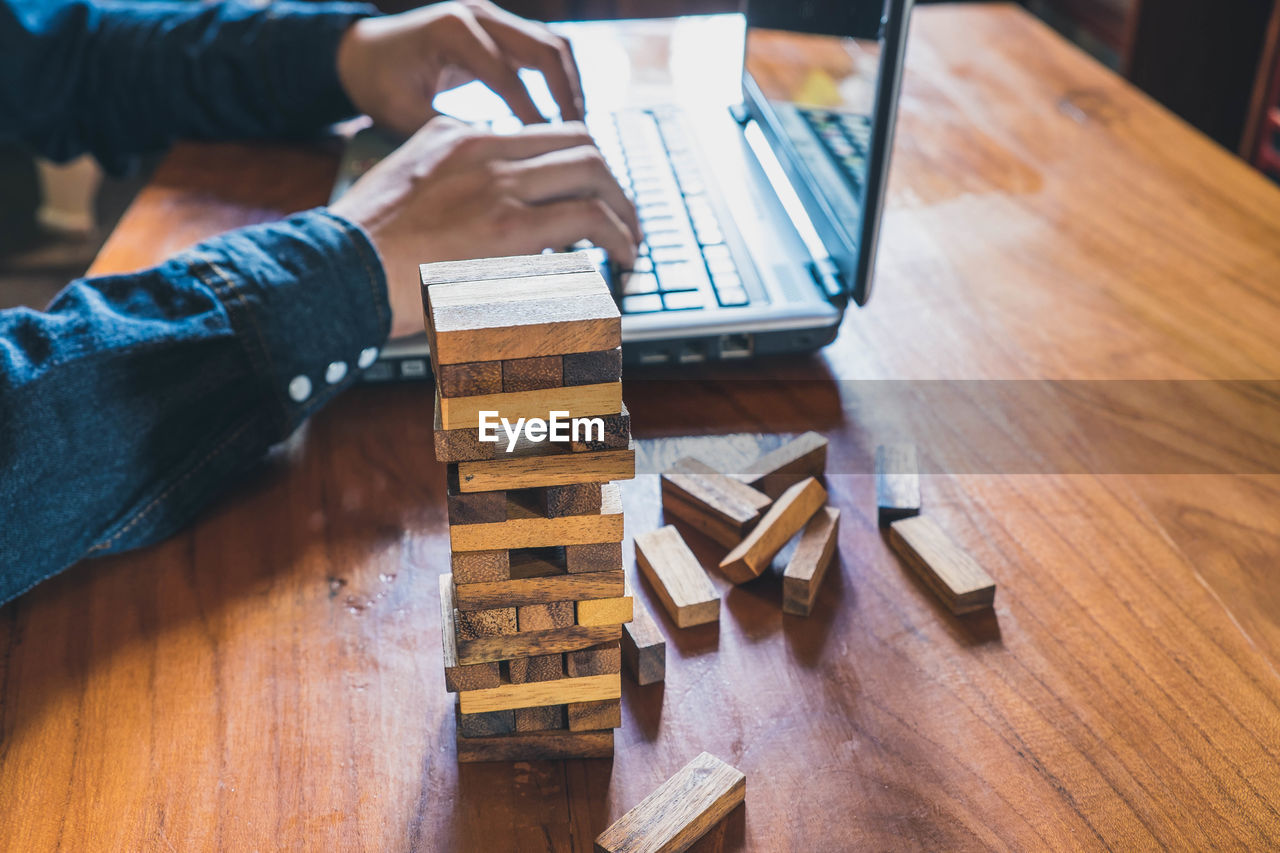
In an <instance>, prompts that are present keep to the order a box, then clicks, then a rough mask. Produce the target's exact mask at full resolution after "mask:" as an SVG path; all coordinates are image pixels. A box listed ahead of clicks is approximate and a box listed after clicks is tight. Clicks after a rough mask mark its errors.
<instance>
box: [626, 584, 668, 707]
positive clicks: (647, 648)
mask: <svg viewBox="0 0 1280 853" xmlns="http://www.w3.org/2000/svg"><path fill="white" fill-rule="evenodd" d="M621 647H622V661H623V663H625V664H626V666H627V669H628V670H629V671H630V672H631V676H632V678H634V679H635V681H636V684H639V685H641V686H644V685H646V684H653V683H654V682H657V681H662V679H663V678H665V677H666V673H667V641H666V638H665V637H663V636H662V631H660V630H658V626H657V624H656V623H655V622H654V621H653V617H652V616H650V615H649V611H648V609H647V608H645V606H644V605H643V604H641V603H639V602H636V605H635V613H634V615H633V616H632V617H631V623H630V624H628V625H623V626H622V644H621Z"/></svg>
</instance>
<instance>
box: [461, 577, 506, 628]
mask: <svg viewBox="0 0 1280 853" xmlns="http://www.w3.org/2000/svg"><path fill="white" fill-rule="evenodd" d="M477 585H478V584H470V586H477ZM462 588H463V589H465V588H466V587H462ZM458 589H459V587H458V585H457V584H456V583H455V584H454V587H453V591H454V606H455V607H456V606H457V603H458V596H457V592H458ZM453 619H454V624H455V625H456V626H457V629H458V640H459V642H461V641H462V640H474V639H476V638H478V637H502V636H506V635H508V634H514V633H515V632H516V609H515V608H514V607H492V606H491V607H488V608H475V607H473V608H469V609H467V610H463V609H461V608H458V612H457V613H455V614H454V617H453Z"/></svg>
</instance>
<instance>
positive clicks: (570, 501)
mask: <svg viewBox="0 0 1280 853" xmlns="http://www.w3.org/2000/svg"><path fill="white" fill-rule="evenodd" d="M602 487H603V484H602V483H573V484H571V485H568V486H548V487H547V488H545V489H538V490H537V492H536V493H537V495H538V499H539V502H540V505H541V507H540V508H541V511H542V514H543V515H545V516H547V517H548V518H559V517H560V516H563V515H587V514H589V513H599V512H603V503H602V500H603V493H602Z"/></svg>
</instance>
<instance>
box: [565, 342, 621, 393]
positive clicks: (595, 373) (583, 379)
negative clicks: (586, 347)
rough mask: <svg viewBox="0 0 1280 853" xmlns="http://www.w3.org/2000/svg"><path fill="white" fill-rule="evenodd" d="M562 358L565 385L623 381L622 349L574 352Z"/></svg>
mask: <svg viewBox="0 0 1280 853" xmlns="http://www.w3.org/2000/svg"><path fill="white" fill-rule="evenodd" d="M561 358H562V360H563V367H562V368H561V374H562V376H563V377H564V384H565V385H594V384H596V383H597V382H618V381H620V380H621V379H622V347H618V348H616V349H610V350H603V351H601V352H574V353H569V354H568V355H565V356H562V357H561Z"/></svg>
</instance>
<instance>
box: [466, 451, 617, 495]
mask: <svg viewBox="0 0 1280 853" xmlns="http://www.w3.org/2000/svg"><path fill="white" fill-rule="evenodd" d="M635 473H636V452H635V449H634V448H631V447H628V448H627V449H626V450H593V451H586V452H583V453H559V454H556V455H554V456H521V457H515V458H508V459H493V460H490V461H487V462H459V463H458V471H457V478H458V489H459V491H462V492H491V491H496V490H498V489H534V488H540V487H543V486H567V485H570V484H573V483H608V482H609V481H611V480H630V479H631V478H632V477H634V476H635Z"/></svg>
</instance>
